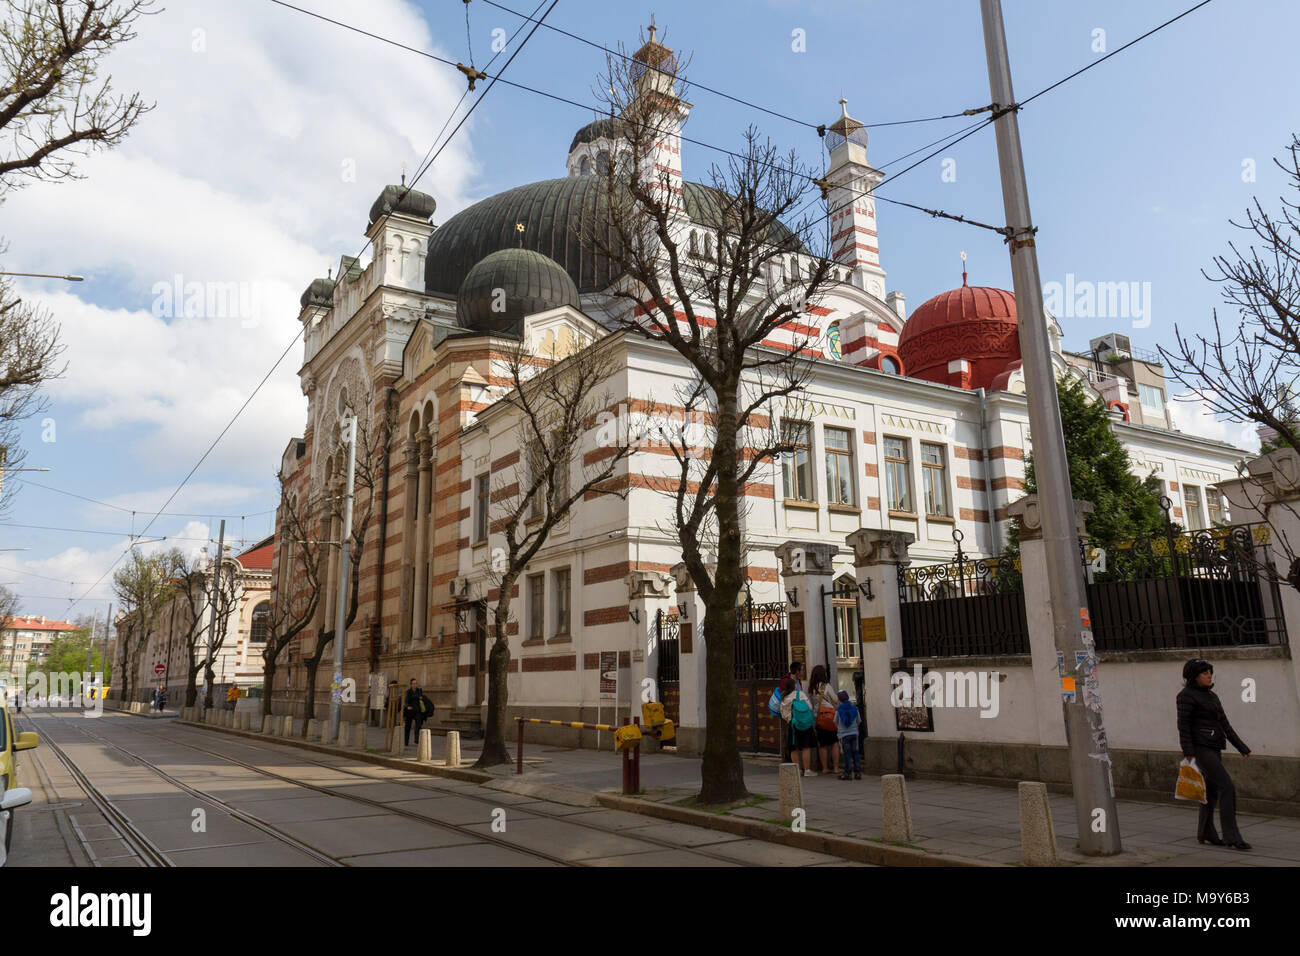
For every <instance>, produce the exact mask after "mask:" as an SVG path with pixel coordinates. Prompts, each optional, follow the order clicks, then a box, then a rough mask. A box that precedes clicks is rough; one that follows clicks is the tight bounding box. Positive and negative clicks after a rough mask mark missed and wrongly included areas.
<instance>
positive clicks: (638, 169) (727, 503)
mask: <svg viewBox="0 0 1300 956" xmlns="http://www.w3.org/2000/svg"><path fill="white" fill-rule="evenodd" d="M664 49H666V48H662V47H661V48H660V50H664ZM650 59H651V60H653V62H649V63H648V64H647V63H643V62H639V61H637V60H635V59H628V58H619V57H614V56H610V57H609V58H608V59H607V72H606V75H605V76H604V77H603V78H602V84H601V85H602V87H603V89H604V90H605V91H606V93H607V94H608V102H609V105H610V108H611V115H617V116H618V124H617V128H618V129H619V132H620V135H621V136H622V138H623V140H624V141H625V143H626V146H627V150H626V152H625V153H621V154H620V156H622V157H624V158H622V159H621V160H620V162H618V163H616V164H614V166H613V167H611V170H610V173H609V175H608V176H607V177H606V179H605V189H604V190H603V195H602V202H601V204H600V205H599V207H598V208H599V210H600V212H601V214H602V215H601V216H600V218H599V222H598V224H597V227H596V228H595V229H594V230H592V232H591V235H590V236H588V237H587V238H588V240H589V241H590V243H591V244H592V245H593V246H594V247H595V249H596V251H597V253H598V254H599V255H601V256H604V257H606V258H607V259H609V260H610V261H611V262H612V264H613V265H615V266H617V267H618V268H619V269H620V270H621V271H622V272H623V273H624V274H625V280H624V281H622V282H621V283H619V284H618V285H617V286H616V288H615V295H616V297H618V298H620V299H622V300H623V301H625V302H626V304H627V310H626V312H625V313H624V314H623V317H622V318H621V319H619V320H618V327H619V328H621V329H623V330H626V331H628V332H630V333H633V334H636V335H640V336H644V337H645V338H648V339H650V340H652V341H657V342H663V343H666V344H667V345H670V346H671V347H672V348H673V349H675V350H676V351H677V353H678V354H679V355H680V356H681V357H682V358H683V359H684V360H685V362H686V364H687V365H688V367H689V369H690V371H691V373H692V374H693V376H694V377H695V381H694V382H693V383H692V384H690V385H689V386H687V387H686V389H685V392H684V397H683V399H682V402H683V406H684V408H685V412H686V416H685V419H684V420H689V419H691V418H697V419H699V421H701V422H703V423H704V424H705V427H706V428H707V431H708V433H709V434H708V435H707V440H706V441H705V444H707V445H708V451H707V454H699V453H691V448H692V446H693V445H695V444H697V441H698V437H697V436H696V437H692V438H691V439H689V440H688V438H687V437H686V434H685V432H683V434H682V435H681V436H680V438H679V439H677V440H675V441H674V442H673V443H672V450H673V455H674V457H675V458H676V460H677V465H678V469H677V476H676V477H677V480H676V483H675V488H674V491H673V495H674V498H675V502H674V510H673V525H674V530H675V532H676V537H677V540H678V543H679V544H680V545H681V549H682V560H683V561H684V562H685V564H686V567H687V569H688V570H689V573H690V576H691V580H692V581H693V583H694V584H695V587H696V589H697V590H698V593H699V595H700V597H701V599H702V600H703V602H704V605H705V616H704V622H703V631H704V637H705V642H706V661H707V663H706V666H707V690H706V699H707V708H708V713H710V714H733V713H735V712H736V687H735V682H734V676H733V666H734V643H735V627H736V603H737V598H738V596H739V594H740V591H741V589H742V588H743V587H744V585H745V582H746V573H745V568H744V563H743V562H744V554H745V542H744V533H743V515H744V498H745V488H746V484H747V483H749V482H751V481H753V480H755V479H756V478H759V477H766V475H767V474H768V471H769V470H770V467H771V463H772V462H773V460H774V459H775V458H776V457H777V456H778V455H781V454H784V453H787V452H789V451H791V450H792V449H793V448H794V441H793V439H794V437H795V435H794V434H793V433H792V432H790V431H789V430H788V428H787V427H785V426H776V425H775V421H776V416H777V415H778V414H780V413H781V412H782V409H783V406H784V404H785V403H786V402H787V401H792V402H793V401H797V400H798V399H797V397H798V395H799V393H800V391H801V389H802V387H803V385H804V384H805V383H806V381H807V380H808V376H809V373H810V365H809V363H808V361H807V359H806V355H807V354H808V353H809V352H810V349H809V346H810V345H812V344H813V339H812V337H811V336H810V335H809V334H808V333H809V331H810V329H811V323H807V324H805V323H803V322H801V321H800V319H801V317H802V314H803V312H804V311H805V309H806V308H807V307H809V306H810V305H815V304H816V302H817V301H818V300H819V298H820V297H821V295H822V294H823V292H824V289H825V286H826V285H827V283H828V280H829V278H830V276H831V262H830V261H829V259H828V258H827V257H826V255H825V254H824V250H825V248H826V246H827V245H828V234H827V230H826V229H825V228H823V224H824V222H825V219H826V217H824V216H820V217H819V216H814V215H812V214H810V213H803V212H802V210H805V209H808V208H810V206H809V201H810V199H815V198H816V196H817V191H816V187H815V186H814V179H815V175H814V171H813V170H812V169H810V168H806V167H804V166H803V165H802V164H801V163H799V161H798V159H797V157H796V155H795V154H794V152H793V151H791V152H790V153H788V154H782V153H781V152H780V151H779V150H778V149H777V148H776V147H775V146H773V145H772V144H771V142H770V141H767V140H765V139H762V138H761V137H760V135H759V133H758V132H757V131H756V130H755V129H754V128H752V127H751V128H750V129H748V130H747V131H746V132H745V135H744V142H743V144H742V145H741V148H740V149H739V150H738V151H737V152H736V153H735V154H733V155H732V156H730V158H729V159H728V161H727V163H726V165H725V167H721V168H719V167H718V166H714V167H713V168H712V169H711V172H710V178H711V184H712V187H713V188H712V190H711V191H710V194H709V199H708V201H707V202H705V203H704V204H703V205H704V208H703V209H698V210H696V211H695V219H694V220H693V221H692V220H689V219H688V218H687V216H686V211H685V208H684V203H683V198H682V195H681V189H680V187H679V185H678V184H677V183H676V182H675V181H674V176H673V173H672V172H671V171H670V170H669V169H668V168H666V167H667V166H669V165H672V163H678V164H679V161H678V160H676V159H675V158H674V159H673V160H672V162H671V163H670V162H666V161H664V160H661V159H657V157H658V156H660V155H661V154H660V153H659V152H657V149H658V147H659V145H660V143H661V142H662V141H663V140H664V138H665V133H666V131H667V130H669V129H671V128H673V127H674V126H675V125H676V124H677V123H679V122H680V119H681V116H682V115H683V114H682V112H681V110H682V100H681V96H684V95H685V94H684V90H682V89H680V88H679V87H678V85H677V84H678V82H679V81H680V80H681V78H682V77H681V72H682V70H681V67H680V66H679V63H678V61H677V60H676V59H675V58H673V57H671V56H666V55H664V54H662V53H661V54H660V55H659V56H658V57H654V56H653V54H652V55H651V57H650ZM816 205H817V204H816V203H815V202H814V203H813V204H812V208H816ZM788 219H789V220H793V222H786V220H788ZM815 241H816V245H817V247H818V248H819V249H820V250H822V252H823V254H813V253H812V252H810V248H812V247H813V246H814V243H815ZM777 342H779V343H780V345H779V346H777V347H772V346H773V344H774V343H777ZM706 542H707V543H709V544H711V545H712V547H711V548H710V547H707V546H706ZM701 769H702V787H701V791H700V799H701V801H703V802H705V803H722V802H726V801H729V800H734V799H738V798H741V797H743V796H744V795H745V794H746V790H745V784H744V771H743V764H742V762H741V759H740V752H739V749H738V746H737V738H736V722H735V721H734V720H728V719H717V720H710V721H709V722H708V726H707V729H706V736H705V746H704V756H703V761H702V768H701Z"/></svg>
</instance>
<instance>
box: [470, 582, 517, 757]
mask: <svg viewBox="0 0 1300 956" xmlns="http://www.w3.org/2000/svg"><path fill="white" fill-rule="evenodd" d="M513 589H514V579H513V578H511V579H508V580H502V582H501V591H500V594H501V596H500V597H499V598H498V599H497V608H496V620H495V621H494V622H493V630H494V631H495V632H496V638H495V640H493V642H492V650H491V652H490V653H489V654H488V704H487V725H486V726H485V727H484V728H483V752H482V753H481V754H480V755H479V758H478V760H477V761H475V763H474V766H475V767H495V766H498V765H500V764H504V763H509V762H510V753H509V751H507V750H506V742H505V724H506V704H507V702H508V700H509V693H508V690H507V687H506V676H507V675H508V674H509V673H510V641H509V639H508V638H507V636H506V619H507V616H508V612H509V609H510V592H511V591H512V590H513Z"/></svg>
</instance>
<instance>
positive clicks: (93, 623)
mask: <svg viewBox="0 0 1300 956" xmlns="http://www.w3.org/2000/svg"><path fill="white" fill-rule="evenodd" d="M108 607H109V610H110V611H111V610H112V609H113V605H111V604H110V605H109V606H108ZM98 627H99V608H95V610H94V611H93V612H92V613H91V615H90V646H89V647H87V648H86V679H87V680H91V673H90V662H91V660H92V659H93V658H94V656H95V629H96V628H98ZM81 699H82V700H85V699H86V691H85V688H82V691H81Z"/></svg>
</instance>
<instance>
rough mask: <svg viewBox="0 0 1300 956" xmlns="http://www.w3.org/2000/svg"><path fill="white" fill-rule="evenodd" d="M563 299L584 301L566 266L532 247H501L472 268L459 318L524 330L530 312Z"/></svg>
mask: <svg viewBox="0 0 1300 956" xmlns="http://www.w3.org/2000/svg"><path fill="white" fill-rule="evenodd" d="M562 305H568V306H572V307H573V308H575V309H576V308H578V307H579V301H578V287H577V286H576V285H574V283H573V279H572V278H570V276H569V273H567V272H566V271H565V270H564V267H563V266H562V265H560V264H559V263H558V262H556V261H555V260H554V259H549V258H547V257H546V256H544V255H542V254H541V253H540V252H533V251H532V250H531V249H501V250H499V251H497V252H493V253H491V254H490V255H487V256H484V257H483V258H482V259H480V260H479V261H478V263H477V264H476V265H475V266H474V267H473V268H472V269H470V270H469V272H468V273H467V274H466V276H465V281H464V282H462V283H461V285H460V291H459V292H458V293H457V294H456V321H457V322H458V323H459V324H460V325H461V326H462V327H463V328H467V329H473V330H475V331H476V332H488V333H501V334H507V335H518V334H520V333H521V332H522V331H523V327H524V317H525V316H528V315H534V314H535V313H538V312H545V311H546V310H547V309H554V308H558V307H559V306H562Z"/></svg>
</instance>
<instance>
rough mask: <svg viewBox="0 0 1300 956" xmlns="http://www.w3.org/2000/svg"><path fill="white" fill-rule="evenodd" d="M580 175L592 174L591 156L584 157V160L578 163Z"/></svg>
mask: <svg viewBox="0 0 1300 956" xmlns="http://www.w3.org/2000/svg"><path fill="white" fill-rule="evenodd" d="M578 175H580V176H590V175H591V157H589V156H584V157H582V162H581V163H580V164H579V165H578Z"/></svg>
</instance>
